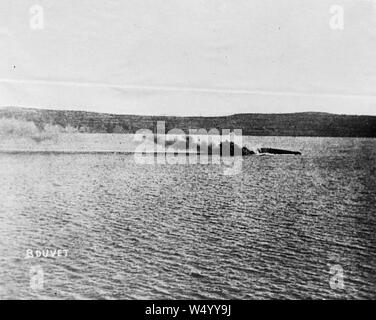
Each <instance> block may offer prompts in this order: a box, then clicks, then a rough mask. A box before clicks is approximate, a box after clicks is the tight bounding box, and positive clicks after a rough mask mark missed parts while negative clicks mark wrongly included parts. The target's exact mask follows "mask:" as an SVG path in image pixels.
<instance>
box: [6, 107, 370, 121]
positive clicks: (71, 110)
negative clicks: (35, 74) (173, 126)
mask: <svg viewBox="0 0 376 320" xmlns="http://www.w3.org/2000/svg"><path fill="white" fill-rule="evenodd" d="M4 109H29V110H41V111H63V112H64V111H65V112H86V113H95V114H102V115H116V116H135V117H174V118H222V117H232V116H238V115H252V114H253V115H292V114H326V115H334V116H354V117H376V115H369V114H346V113H333V112H325V111H296V112H269V113H262V112H240V113H231V114H227V115H211V116H203V115H184V116H182V115H167V114H160V115H155V114H127V113H116V112H100V111H87V110H84V109H80V110H74V109H53V108H50V107H35V106H28V107H25V106H10V105H7V106H1V105H0V110H4Z"/></svg>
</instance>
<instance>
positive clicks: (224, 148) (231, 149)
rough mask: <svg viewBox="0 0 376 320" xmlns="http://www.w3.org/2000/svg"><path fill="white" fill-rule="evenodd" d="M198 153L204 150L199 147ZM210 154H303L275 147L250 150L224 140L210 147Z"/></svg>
mask: <svg viewBox="0 0 376 320" xmlns="http://www.w3.org/2000/svg"><path fill="white" fill-rule="evenodd" d="M198 153H200V154H203V153H206V152H203V150H200V149H198ZM208 154H211V155H214V154H217V155H218V154H219V155H221V156H251V155H263V154H291V155H301V152H299V151H291V150H283V149H274V148H258V149H257V150H255V151H254V150H249V149H248V148H247V147H242V148H241V147H239V146H238V145H236V144H234V143H233V142H230V143H228V142H223V143H221V144H220V145H219V146H218V147H213V148H212V147H210V148H208Z"/></svg>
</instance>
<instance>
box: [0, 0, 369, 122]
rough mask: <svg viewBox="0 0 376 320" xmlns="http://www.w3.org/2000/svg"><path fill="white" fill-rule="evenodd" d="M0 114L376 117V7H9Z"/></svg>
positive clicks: (319, 0)
mask: <svg viewBox="0 0 376 320" xmlns="http://www.w3.org/2000/svg"><path fill="white" fill-rule="evenodd" d="M333 5H337V7H334V9H333ZM338 6H340V8H342V9H343V20H341V19H340V18H341V15H340V13H341V12H340V11H338V10H339V9H338ZM332 10H334V11H332ZM338 19H339V20H338ZM341 21H343V23H342V22H341ZM0 106H22V107H38V108H48V109H67V110H87V111H97V112H108V113H119V114H141V115H143V114H145V115H180V116H182V115H183V116H188V115H195V116H200V115H201V116H211V115H227V114H234V113H248V112H249V113H253V112H257V113H286V112H302V111H319V112H331V113H339V114H368V115H376V0H278V1H276V0H107V1H103V0H80V1H77V0H75V1H74V0H17V1H14V0H1V1H0Z"/></svg>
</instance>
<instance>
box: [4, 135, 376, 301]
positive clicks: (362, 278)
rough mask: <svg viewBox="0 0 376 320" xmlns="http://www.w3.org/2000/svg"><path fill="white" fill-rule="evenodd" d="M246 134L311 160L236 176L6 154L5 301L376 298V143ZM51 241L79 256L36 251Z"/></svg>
mask: <svg viewBox="0 0 376 320" xmlns="http://www.w3.org/2000/svg"><path fill="white" fill-rule="evenodd" d="M247 142H248V145H256V144H262V145H263V146H270V147H286V148H290V149H293V150H300V151H302V152H303V155H302V156H300V157H299V156H289V155H282V156H263V157H259V156H253V157H248V158H244V161H243V163H242V172H241V173H240V174H239V175H234V176H226V175H224V174H223V169H224V168H223V166H220V165H217V164H214V165H213V164H212V165H205V164H201V165H200V164H196V165H193V164H191V165H182V164H180V165H178V164H176V165H167V164H155V165H141V164H137V163H136V162H135V159H134V157H133V156H132V155H121V154H91V155H83V154H65V155H64V154H13V155H11V154H0V182H1V184H0V201H1V204H0V298H3V299H8V298H22V299H24V298H32V299H36V298H48V299H49V298H65V299H74V298H83V299H92V298H108V299H119V298H125V299H140V298H146V299H154V298H158V299H163V298H168V299H186V298H193V299H201V298H210V299H211V298H214V299H217V298H218V299H249V298H257V299H267V298H293V299H294V298H319V299H321V298H376V277H375V269H376V254H375V253H376V241H375V240H376V239H375V234H376V232H375V231H376V216H375V214H376V210H375V191H376V183H375V166H376V154H375V150H376V140H375V139H334V138H288V137H279V138H273V137H261V138H260V137H257V138H256V137H248V138H247ZM43 249H64V250H68V256H67V257H57V258H56V257H55V258H43V257H42V258H29V259H27V258H26V252H27V251H26V250H34V251H35V250H43ZM333 266H334V268H335V270H338V266H339V267H340V268H342V269H343V272H344V287H343V288H337V289H335V288H334V289H333V288H332V287H331V286H330V279H331V277H333V275H334V274H331V273H330V270H331V268H333ZM33 268H40V269H38V270H42V271H43V274H44V284H43V288H41V287H39V288H35V287H34V286H33V277H34V276H35V275H34V274H33V271H32V270H35V269H33Z"/></svg>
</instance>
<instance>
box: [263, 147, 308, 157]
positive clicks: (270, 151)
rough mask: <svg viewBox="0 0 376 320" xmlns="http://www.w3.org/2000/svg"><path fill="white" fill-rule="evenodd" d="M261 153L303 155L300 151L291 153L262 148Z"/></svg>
mask: <svg viewBox="0 0 376 320" xmlns="http://www.w3.org/2000/svg"><path fill="white" fill-rule="evenodd" d="M260 153H267V154H294V155H301V154H302V153H301V152H299V151H290V150H282V149H273V148H260Z"/></svg>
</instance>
